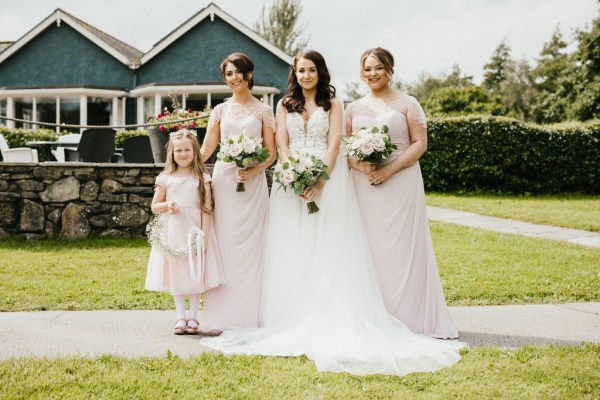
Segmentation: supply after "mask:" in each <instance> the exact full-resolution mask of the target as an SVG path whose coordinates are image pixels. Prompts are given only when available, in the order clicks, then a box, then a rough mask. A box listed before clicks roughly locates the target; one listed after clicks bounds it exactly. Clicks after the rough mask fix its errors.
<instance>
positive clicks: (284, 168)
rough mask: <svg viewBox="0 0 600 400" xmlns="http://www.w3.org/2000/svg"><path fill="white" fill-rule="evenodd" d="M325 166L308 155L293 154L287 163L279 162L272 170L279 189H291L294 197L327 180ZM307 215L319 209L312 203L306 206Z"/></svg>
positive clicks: (326, 168) (321, 161)
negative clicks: (294, 194)
mask: <svg viewBox="0 0 600 400" xmlns="http://www.w3.org/2000/svg"><path fill="white" fill-rule="evenodd" d="M328 169H329V168H328V167H327V165H325V164H323V160H320V159H318V158H317V157H315V156H313V155H309V154H302V153H294V154H293V155H290V156H289V157H288V159H287V161H283V162H282V161H279V162H278V163H277V164H276V165H275V168H274V169H273V176H274V177H275V180H276V181H277V182H279V185H280V186H279V187H280V188H283V189H284V190H287V189H288V188H290V189H293V190H294V193H296V195H298V196H299V195H301V194H302V193H303V192H304V189H306V188H307V187H308V186H310V185H312V184H314V183H315V182H317V180H318V179H319V177H320V178H322V179H324V180H328V179H329V175H328V174H327V170H328ZM306 206H307V207H308V213H309V214H312V213H316V212H317V211H319V207H317V204H316V203H315V202H314V201H311V202H308V203H307V204H306Z"/></svg>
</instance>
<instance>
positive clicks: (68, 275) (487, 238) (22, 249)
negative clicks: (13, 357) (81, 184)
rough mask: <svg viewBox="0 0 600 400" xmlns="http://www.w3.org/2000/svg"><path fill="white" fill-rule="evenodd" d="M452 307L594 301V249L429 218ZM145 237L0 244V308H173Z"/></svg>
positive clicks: (599, 282) (599, 287)
mask: <svg viewBox="0 0 600 400" xmlns="http://www.w3.org/2000/svg"><path fill="white" fill-rule="evenodd" d="M431 226H432V235H433V241H434V247H435V251H436V254H437V257H438V263H439V267H440V275H441V277H442V283H443V285H444V292H445V294H446V298H447V300H448V302H449V304H450V305H479V304H522V303H562V302H577V301H600V250H599V249H591V248H587V247H583V246H577V245H571V244H567V243H563V242H558V241H552V240H542V239H535V238H527V237H522V236H517V235H509V234H499V233H494V232H489V231H483V230H476V229H472V228H467V227H461V226H456V225H452V224H443V223H432V225H431ZM148 254H149V247H148V244H147V242H146V241H145V240H143V239H127V240H125V239H90V240H85V241H78V242H71V243H69V242H60V241H43V242H25V241H20V240H13V239H9V240H4V241H2V242H0V293H2V295H1V296H0V311H33V310H110V309H172V308H173V307H174V306H173V300H172V298H171V296H170V295H168V294H163V293H155V292H147V291H145V290H144V289H143V287H144V280H145V277H146V263H147V258H148Z"/></svg>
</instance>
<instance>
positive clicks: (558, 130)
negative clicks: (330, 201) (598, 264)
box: [420, 116, 600, 194]
mask: <svg viewBox="0 0 600 400" xmlns="http://www.w3.org/2000/svg"><path fill="white" fill-rule="evenodd" d="M428 144H429V146H428V147H429V149H428V151H427V152H426V153H425V154H424V155H423V157H422V158H421V161H420V164H421V168H422V171H423V179H424V181H425V187H426V188H427V189H428V190H434V191H441V192H447V191H484V192H496V193H508V194H522V193H532V194H541V193H558V192H580V193H592V194H597V193H600V122H598V121H596V122H590V123H570V124H561V125H547V126H542V125H532V124H525V123H522V122H520V121H517V120H514V119H510V118H504V117H490V116H488V117H483V116H469V117H450V118H434V119H431V120H430V121H429V129H428Z"/></svg>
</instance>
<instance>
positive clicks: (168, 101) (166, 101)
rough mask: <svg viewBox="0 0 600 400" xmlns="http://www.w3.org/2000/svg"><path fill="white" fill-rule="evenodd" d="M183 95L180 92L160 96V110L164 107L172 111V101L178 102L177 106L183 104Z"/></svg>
mask: <svg viewBox="0 0 600 400" xmlns="http://www.w3.org/2000/svg"><path fill="white" fill-rule="evenodd" d="M182 101H183V96H182V95H181V94H179V93H178V94H168V95H167V96H162V97H161V98H160V111H161V112H162V111H164V110H165V107H166V108H167V110H169V112H173V111H174V110H173V108H174V107H173V103H175V102H178V103H179V104H178V106H179V107H182V106H183V102H182Z"/></svg>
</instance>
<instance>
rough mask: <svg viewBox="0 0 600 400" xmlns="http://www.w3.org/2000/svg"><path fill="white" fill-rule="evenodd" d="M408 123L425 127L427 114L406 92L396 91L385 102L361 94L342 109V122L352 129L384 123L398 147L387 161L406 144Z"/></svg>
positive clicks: (408, 135) (407, 142)
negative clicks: (398, 92)
mask: <svg viewBox="0 0 600 400" xmlns="http://www.w3.org/2000/svg"><path fill="white" fill-rule="evenodd" d="M408 122H410V123H412V124H418V125H421V126H423V127H424V128H427V117H426V116H425V112H424V111H423V109H422V108H421V105H420V104H419V102H418V101H417V99H415V98H414V97H412V96H408V95H406V94H400V95H399V96H398V98H396V99H395V100H392V101H388V102H385V101H383V100H380V99H374V98H371V97H364V98H362V99H360V100H357V101H355V102H353V103H351V104H350V105H348V107H347V108H346V124H347V125H348V126H351V127H352V131H353V132H356V131H358V130H360V129H361V128H364V127H368V126H372V125H387V126H388V128H389V131H388V134H389V135H390V139H391V140H392V143H394V144H395V145H396V146H398V149H397V150H395V151H394V153H392V156H391V157H390V160H391V159H393V158H395V156H397V155H399V154H401V153H402V152H404V150H406V149H407V148H408V146H410V143H411V140H410V131H409V129H408Z"/></svg>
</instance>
